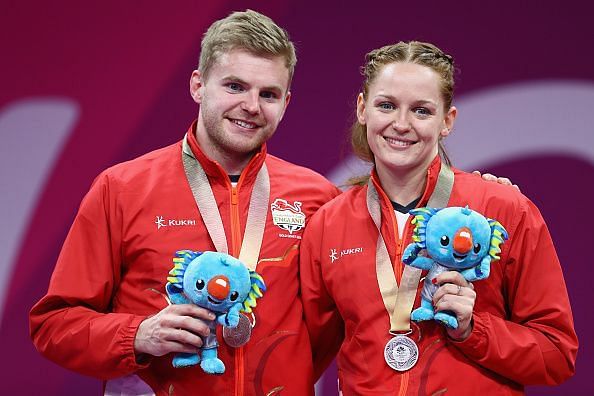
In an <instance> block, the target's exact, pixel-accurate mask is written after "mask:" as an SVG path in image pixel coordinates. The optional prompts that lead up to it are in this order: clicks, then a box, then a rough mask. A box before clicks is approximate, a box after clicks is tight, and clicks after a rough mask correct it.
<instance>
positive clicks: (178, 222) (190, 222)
mask: <svg viewBox="0 0 594 396" xmlns="http://www.w3.org/2000/svg"><path fill="white" fill-rule="evenodd" d="M155 224H156V225H157V230H160V229H161V228H163V227H186V226H195V225H196V220H194V219H166V218H164V217H163V216H155Z"/></svg>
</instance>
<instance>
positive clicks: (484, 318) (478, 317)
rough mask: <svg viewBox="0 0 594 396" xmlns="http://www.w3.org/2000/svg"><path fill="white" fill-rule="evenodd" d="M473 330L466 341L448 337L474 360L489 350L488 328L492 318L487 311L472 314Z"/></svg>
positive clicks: (449, 340) (450, 341)
mask: <svg viewBox="0 0 594 396" xmlns="http://www.w3.org/2000/svg"><path fill="white" fill-rule="evenodd" d="M472 321H473V327H472V332H471V333H470V335H469V336H468V338H466V339H465V340H464V341H456V340H453V339H451V338H448V342H449V343H450V344H452V345H454V346H455V347H456V348H458V349H459V350H460V351H461V352H462V353H463V354H464V355H466V356H467V357H469V358H470V359H472V360H475V361H477V360H479V359H481V358H482V357H483V356H485V354H486V351H487V347H488V345H487V342H488V338H487V329H488V328H489V326H490V322H491V319H490V318H489V315H488V314H487V313H485V312H478V313H476V312H475V313H474V314H473V315H472Z"/></svg>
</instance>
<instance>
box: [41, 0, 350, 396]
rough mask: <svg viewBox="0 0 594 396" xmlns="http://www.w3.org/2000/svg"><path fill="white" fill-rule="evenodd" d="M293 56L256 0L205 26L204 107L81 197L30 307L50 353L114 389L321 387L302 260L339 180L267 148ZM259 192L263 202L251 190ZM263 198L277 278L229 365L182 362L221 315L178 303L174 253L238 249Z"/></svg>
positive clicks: (266, 264) (200, 87)
mask: <svg viewBox="0 0 594 396" xmlns="http://www.w3.org/2000/svg"><path fill="white" fill-rule="evenodd" d="M295 63H296V57H295V50H294V47H293V44H292V43H291V42H290V41H289V38H288V35H287V33H286V32H285V31H284V30H283V29H281V28H280V27H278V26H277V25H276V24H275V23H274V22H273V21H272V20H270V19H269V18H268V17H266V16H264V15H261V14H259V13H257V12H254V11H246V12H237V13H233V14H231V15H230V16H228V17H227V18H225V19H223V20H220V21H217V22H215V23H214V24H213V25H212V26H211V27H210V28H209V29H208V31H207V33H206V34H205V36H204V38H203V40H202V46H201V54H200V63H199V67H198V70H196V71H194V72H193V73H192V76H191V80H190V92H191V95H192V98H193V99H194V100H195V101H196V103H198V104H199V105H200V109H199V112H198V119H197V121H196V122H195V123H194V124H192V126H191V127H190V128H189V130H188V132H187V134H186V137H185V138H184V140H183V141H180V142H179V143H177V144H174V145H172V146H169V147H165V148H163V149H160V150H157V151H154V152H151V153H148V154H146V155H144V156H142V157H140V158H137V159H135V160H132V161H129V162H126V163H123V164H119V165H116V166H114V167H112V168H110V169H108V170H106V171H104V172H103V173H102V174H101V175H100V176H99V177H98V178H97V179H96V180H95V182H94V183H93V186H92V187H91V190H90V191H89V193H88V194H87V196H86V197H85V198H84V200H83V201H82V204H81V207H80V210H79V213H78V214H77V216H76V219H75V221H74V223H73V225H72V228H71V230H70V232H69V234H68V237H67V239H66V241H65V243H64V246H63V248H62V252H61V254H60V257H59V259H58V262H57V264H56V269H55V271H54V274H53V276H52V279H51V282H50V286H49V290H48V293H47V295H46V296H45V297H43V299H42V300H41V301H39V303H37V304H36V305H35V306H34V307H33V309H32V311H31V317H30V318H31V336H32V338H33V341H34V343H35V346H36V347H37V349H38V350H39V351H40V352H41V353H42V354H44V355H45V356H46V357H48V358H49V359H51V360H53V361H55V362H56V363H58V364H60V365H62V366H64V367H66V368H69V369H72V370H75V371H77V372H79V373H82V374H86V375H91V376H94V377H98V378H101V379H104V380H108V379H112V378H119V379H117V380H116V381H112V382H108V383H107V385H106V393H107V394H113V393H115V392H120V393H121V392H122V389H127V391H126V392H128V394H129V393H130V392H132V393H134V392H136V394H140V393H142V392H149V393H150V392H153V393H155V394H158V395H170V394H190V393H196V392H203V394H213V395H215V394H216V395H265V394H272V393H275V392H281V391H282V394H283V395H307V394H312V393H313V374H312V368H311V354H310V346H309V341H308V336H307V334H306V330H305V327H304V325H303V322H302V308H301V302H300V300H299V298H298V288H299V282H298V278H297V262H296V260H297V253H298V247H299V242H300V239H301V234H302V232H303V227H304V225H305V222H306V221H307V219H308V218H309V217H310V215H311V214H313V212H315V211H316V210H317V209H318V208H319V207H320V206H321V205H322V204H324V203H325V202H327V201H329V200H330V199H332V198H333V197H334V196H336V195H337V194H338V193H339V191H338V190H337V189H336V188H335V187H334V186H333V185H332V184H331V183H330V182H328V181H327V180H326V179H324V178H323V177H322V176H320V175H318V174H316V173H315V172H313V171H310V170H308V169H305V168H302V167H298V166H296V165H293V164H290V163H287V162H285V161H282V160H280V159H278V158H276V157H273V156H271V155H268V154H267V153H266V144H265V142H266V141H267V140H268V139H269V138H270V137H271V136H272V135H273V134H274V132H275V131H276V128H277V126H278V123H279V122H280V120H281V119H282V117H283V114H284V112H285V110H286V108H287V105H288V104H289V101H290V98H291V93H290V90H289V87H290V83H291V78H292V76H293V70H294V66H295ZM264 165H265V166H264ZM264 168H266V169H265V170H267V172H268V175H266V172H265V171H263V169H264ZM201 172H202V173H201ZM263 172H264V173H263ZM199 174H202V175H204V177H205V178H204V179H200V178H199V177H198V176H197V175H199ZM262 180H264V181H265V182H269V187H268V188H269V190H270V192H269V193H267V194H260V192H261V191H260V190H261V189H262V187H261V184H262V183H261V181H262ZM265 184H266V183H264V185H265ZM204 191H206V192H209V191H212V196H213V197H214V209H215V210H214V211H215V212H216V209H217V208H218V211H219V212H220V221H219V223H218V224H219V225H220V229H215V230H214V231H213V230H212V229H207V226H208V224H205V223H209V221H210V220H208V219H207V218H210V217H212V216H211V213H212V210H204V208H203V207H201V205H202V204H201V201H200V199H201V198H200V195H201V193H202V192H204ZM256 191H258V194H256ZM263 191H267V190H265V189H264V190H263ZM193 193H196V195H197V197H195V196H194V194H193ZM207 195H208V194H207ZM259 195H265V199H264V203H262V202H259V201H258V200H256V199H252V197H255V196H259ZM252 201H256V203H255V204H254V205H256V206H257V205H258V204H259V205H260V206H261V207H262V206H263V207H264V212H260V215H259V217H261V218H266V223H265V228H264V231H263V237H262V239H261V248H260V249H259V250H258V249H257V248H256V252H255V253H253V252H252V254H255V257H256V259H257V260H256V262H254V263H253V264H254V265H255V264H256V263H257V267H256V270H257V272H259V273H260V274H261V275H262V276H263V278H264V280H265V282H266V285H267V291H266V294H265V296H264V297H263V298H261V299H260V300H258V306H257V307H256V308H255V311H254V317H253V318H250V321H251V324H252V326H254V327H253V330H252V335H251V338H250V341H249V342H248V343H247V344H246V345H245V346H242V347H237V348H233V347H231V346H228V345H227V344H226V343H225V342H224V341H222V337H221V335H220V334H219V335H217V339H218V340H219V346H218V354H219V357H220V358H221V360H222V361H223V362H224V363H225V366H226V371H225V373H224V374H223V375H220V376H215V375H208V374H206V373H204V372H203V371H202V370H201V369H200V368H199V367H198V366H194V367H190V368H174V367H172V364H171V355H168V354H170V353H175V352H196V351H197V350H198V348H200V347H202V346H203V339H205V338H206V336H207V335H208V334H209V329H208V326H207V324H206V323H205V321H208V320H212V319H213V316H212V313H211V312H209V311H207V310H205V309H202V308H199V307H197V306H193V305H168V303H167V300H166V297H165V294H164V292H165V284H166V282H167V276H168V272H169V271H170V270H171V269H172V267H173V264H172V258H173V256H174V254H175V252H176V251H177V250H180V249H191V250H195V251H215V250H217V249H218V250H219V251H221V250H222V251H228V252H229V254H232V255H234V256H236V257H240V258H241V255H243V254H244V253H245V252H244V249H243V248H242V240H245V239H247V238H253V235H252V234H257V232H254V231H253V230H252V228H250V227H251V226H250V221H249V220H248V212H254V211H253V210H252V209H253V208H252V204H253V202H252ZM197 206H198V208H197ZM211 209H212V208H211ZM215 223H216V221H215ZM246 223H247V225H246ZM215 228H216V227H215ZM246 229H248V230H247V231H246ZM221 238H222V241H223V242H222V243H221ZM256 239H257V238H256ZM147 386H148V387H150V390H147ZM143 388H144V390H143ZM130 389H133V390H132V391H131V390H130ZM120 393H118V394H120ZM143 394H144V393H143Z"/></svg>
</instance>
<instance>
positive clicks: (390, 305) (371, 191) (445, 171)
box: [367, 162, 454, 334]
mask: <svg viewBox="0 0 594 396" xmlns="http://www.w3.org/2000/svg"><path fill="white" fill-rule="evenodd" d="M453 186H454V172H453V171H452V170H451V169H450V168H449V167H448V166H447V165H446V164H444V163H443V162H442V164H441V169H440V170H439V175H438V177H437V185H436V186H435V190H434V191H433V194H431V198H429V202H428V203H427V206H428V207H431V208H443V207H446V206H447V204H448V201H449V199H450V194H451V192H452V187H453ZM367 210H368V211H369V215H370V216H371V218H372V219H373V222H374V223H375V226H376V227H377V230H378V232H379V236H378V238H377V245H376V253H375V254H376V255H375V269H376V274H377V282H378V284H379V288H380V292H381V295H382V299H383V301H384V305H385V307H386V310H387V311H388V314H389V315H390V333H392V334H396V333H399V332H406V331H410V313H411V311H412V307H413V305H414V303H415V297H416V295H417V287H418V285H419V280H420V279H421V272H422V270H421V269H419V268H414V267H411V266H410V265H405V266H404V271H403V273H402V279H401V280H400V286H398V284H397V282H396V275H395V274H394V269H393V267H392V262H391V260H390V255H389V254H388V248H387V247H386V242H385V240H384V237H383V236H382V231H381V221H382V214H381V208H380V202H379V195H378V192H377V190H376V188H375V186H374V185H373V182H372V181H371V179H369V182H368V184H367Z"/></svg>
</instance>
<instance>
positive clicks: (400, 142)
mask: <svg viewBox="0 0 594 396" xmlns="http://www.w3.org/2000/svg"><path fill="white" fill-rule="evenodd" d="M384 139H386V141H387V142H388V143H390V144H393V145H395V146H401V147H406V146H410V145H412V144H413V143H414V142H411V141H405V140H398V139H393V138H390V137H384Z"/></svg>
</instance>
